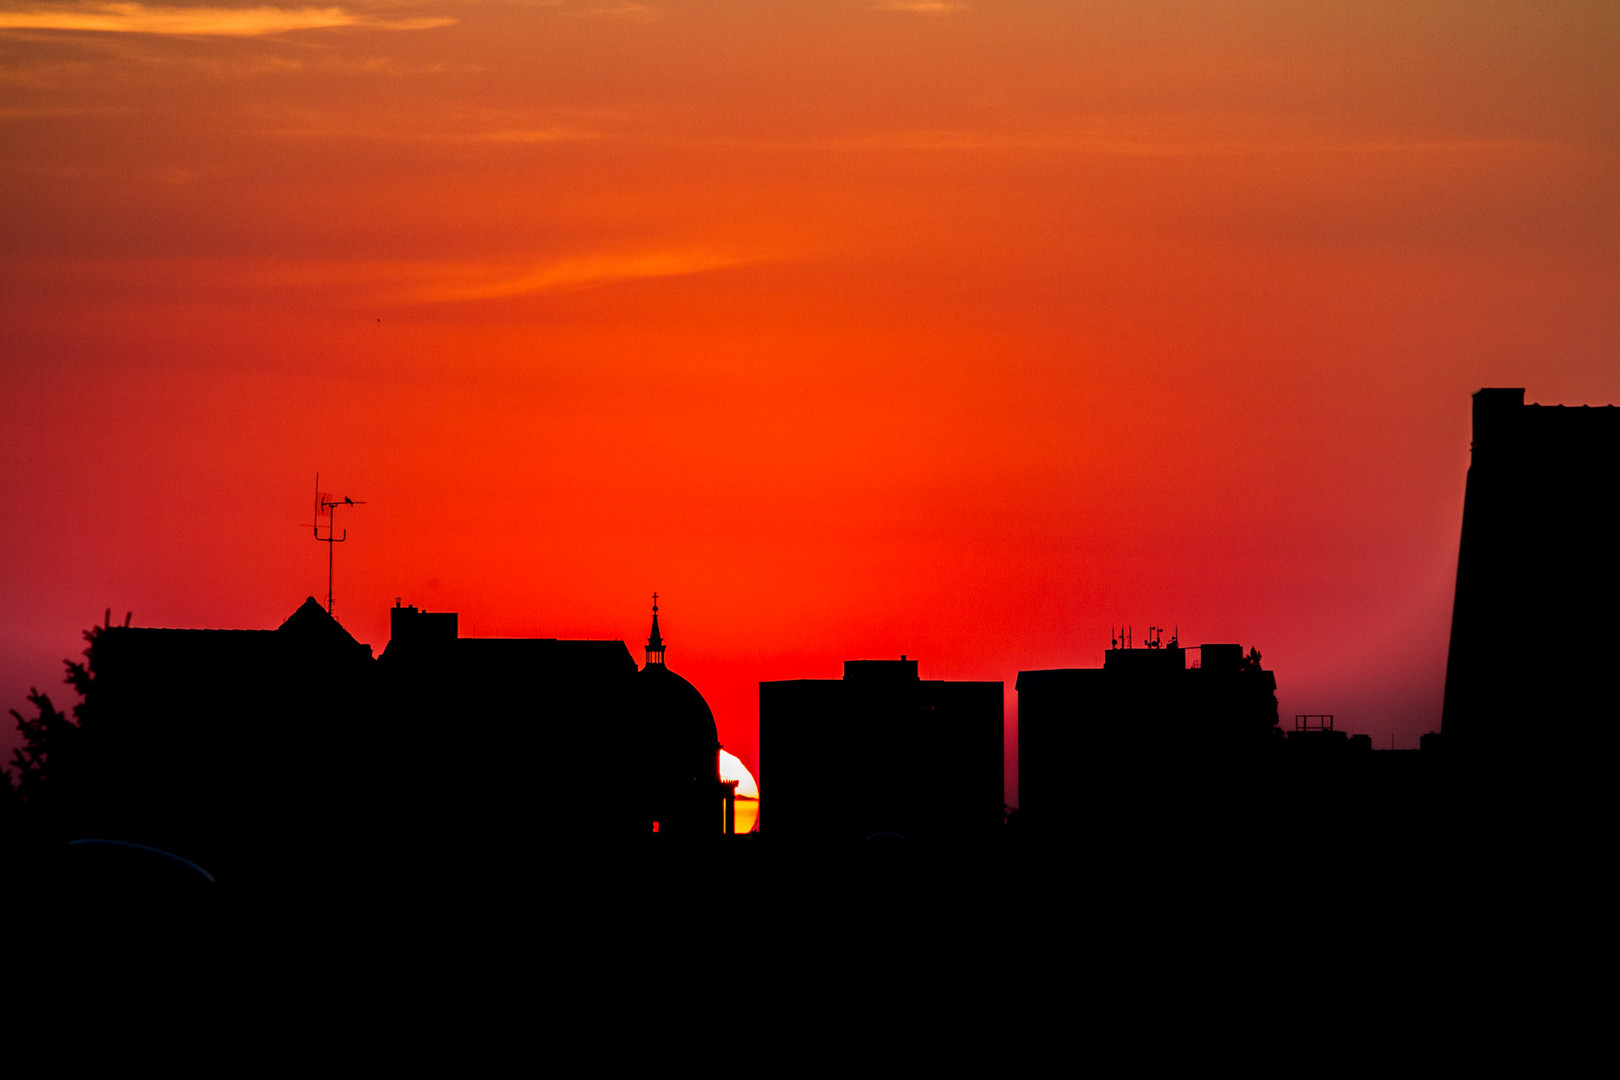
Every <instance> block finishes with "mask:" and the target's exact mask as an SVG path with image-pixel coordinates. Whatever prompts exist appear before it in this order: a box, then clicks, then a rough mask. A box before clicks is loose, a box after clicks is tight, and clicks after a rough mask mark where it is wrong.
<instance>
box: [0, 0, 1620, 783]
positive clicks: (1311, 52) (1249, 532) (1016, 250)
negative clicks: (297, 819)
mask: <svg viewBox="0 0 1620 1080" xmlns="http://www.w3.org/2000/svg"><path fill="white" fill-rule="evenodd" d="M46 7H47V8H50V10H48V11H47V10H45V9H44V8H39V6H38V5H32V6H31V5H29V4H26V3H22V2H21V0H16V2H13V0H0V191H3V193H4V198H3V199H0V205H3V206H4V208H5V209H4V211H0V241H3V242H0V405H3V406H4V408H5V412H6V421H7V431H8V438H7V440H6V443H5V449H4V450H0V505H3V506H4V507H5V512H4V514H3V515H0V567H3V569H4V574H3V575H0V702H5V703H6V705H5V707H7V708H10V707H17V708H24V707H25V704H24V703H25V701H26V695H27V693H28V689H29V687H30V686H38V687H39V688H40V689H41V690H45V691H48V692H49V691H52V690H55V689H56V687H55V685H54V683H55V680H56V678H57V672H58V671H59V670H60V660H61V658H62V655H63V653H64V652H69V653H71V652H72V651H73V649H74V643H75V642H77V641H78V639H79V634H80V633H81V632H82V631H83V629H84V628H85V627H86V626H88V625H91V624H93V623H99V622H101V621H102V613H103V611H104V610H105V609H106V608H107V607H109V606H111V607H112V608H113V609H114V621H115V622H117V621H119V620H120V619H121V617H122V616H123V614H124V613H125V612H133V613H134V620H135V622H136V623H138V624H144V625H147V626H199V627H273V626H276V625H278V624H279V623H280V621H281V620H283V619H284V618H285V617H286V615H287V612H288V609H289V607H291V606H292V605H293V604H294V603H295V602H296V601H298V600H301V599H302V598H303V597H305V596H315V597H317V598H318V599H321V598H324V597H325V594H326V577H327V559H328V557H329V556H331V557H334V558H335V562H336V566H335V573H334V589H335V593H336V595H335V604H334V610H335V612H336V614H337V616H338V618H339V619H340V621H341V622H342V624H343V625H344V626H345V627H346V628H347V629H349V630H350V631H351V632H352V633H353V635H354V637H355V638H356V639H357V640H359V641H360V642H364V643H375V644H376V645H377V646H379V647H380V646H381V645H382V643H383V642H385V641H386V640H387V639H388V636H389V626H388V621H389V616H388V615H387V612H388V611H389V610H390V609H391V608H392V605H393V603H394V599H395V597H396V596H404V597H406V598H407V600H406V602H407V603H413V604H416V605H419V606H422V607H426V608H429V609H432V610H434V611H446V610H448V611H458V612H460V613H461V616H462V619H463V620H464V622H465V624H466V629H467V630H468V632H469V633H475V634H478V635H483V636H490V637H505V638H524V637H534V636H541V635H555V636H558V637H560V638H563V639H571V640H584V639H615V638H621V639H625V640H631V641H639V640H640V634H641V631H642V629H643V627H642V626H641V622H642V619H643V610H642V609H643V602H642V596H643V593H644V592H646V591H647V590H649V589H650V588H652V587H657V588H659V589H660V590H661V591H662V592H664V593H666V594H667V595H671V596H678V597H680V598H681V601H680V602H681V605H682V606H681V625H682V634H681V638H680V640H681V642H682V651H681V653H680V659H681V662H680V665H679V671H680V673H681V674H682V675H683V677H685V678H687V679H688V680H689V681H690V682H692V684H693V685H695V686H699V687H701V688H702V689H703V693H704V697H705V699H706V700H707V702H708V704H709V706H710V707H711V709H712V711H713V713H714V716H715V721H716V725H717V727H718V729H719V740H720V741H721V742H722V743H724V744H725V745H726V747H727V748H728V749H735V750H737V751H738V753H739V756H740V757H741V758H742V759H743V760H744V761H745V762H746V763H748V764H749V765H750V766H751V767H755V766H758V764H759V751H758V746H757V744H756V739H757V735H756V734H755V733H756V731H757V725H758V712H757V710H758V684H759V683H760V682H761V681H779V680H794V679H837V678H838V677H839V675H840V673H841V665H842V663H843V662H844V661H845V660H848V659H861V658H893V657H896V656H899V655H902V654H904V655H907V656H911V657H916V658H921V664H922V668H921V670H920V672H919V676H920V678H921V679H923V680H938V679H943V680H947V681H967V682H1002V683H1003V684H1004V696H1003V715H1004V718H1005V719H1006V720H1007V721H1008V722H1009V723H1008V726H1007V728H1006V732H1007V735H1006V741H1005V742H1004V755H1005V759H1006V761H1007V762H1008V766H1007V768H1008V773H1007V775H1006V777H1005V786H1006V790H1007V792H1008V795H1009V801H1011V802H1014V803H1016V802H1017V801H1018V777H1017V775H1016V771H1015V770H1016V766H1015V765H1014V764H1013V762H1015V760H1016V755H1015V754H1014V753H1012V750H1013V748H1014V746H1013V739H1014V737H1015V735H1014V727H1015V724H1014V723H1012V721H1015V718H1016V699H1015V694H1014V691H1013V690H1012V689H1011V685H1012V683H1013V682H1014V681H1015V680H1016V678H1017V673H1018V672H1020V671H1027V670H1048V669H1062V668H1094V667H1098V666H1100V665H1102V664H1103V663H1104V662H1105V655H1104V654H1105V653H1106V651H1107V643H1108V641H1109V638H1110V636H1111V628H1112V627H1114V626H1116V625H1118V624H1119V623H1121V622H1130V623H1134V624H1135V626H1136V627H1137V628H1138V629H1139V630H1140V629H1141V628H1142V627H1144V626H1145V625H1147V624H1150V623H1151V624H1156V625H1157V624H1162V625H1165V626H1169V627H1176V626H1179V627H1180V628H1181V631H1182V633H1183V635H1184V638H1183V640H1187V641H1193V640H1198V641H1210V642H1243V643H1244V644H1245V647H1249V646H1251V645H1252V646H1255V647H1258V648H1259V649H1260V650H1261V652H1263V653H1264V654H1265V662H1266V665H1267V667H1268V668H1269V669H1270V670H1273V671H1275V672H1277V673H1278V678H1279V688H1278V694H1279V708H1280V710H1281V713H1282V715H1283V717H1284V720H1285V723H1286V722H1287V720H1288V718H1290V717H1292V716H1294V715H1296V714H1311V715H1316V714H1327V713H1332V714H1334V716H1335V717H1336V722H1337V723H1338V724H1339V725H1340V727H1341V728H1343V729H1346V730H1351V731H1356V732H1363V733H1367V734H1370V735H1372V736H1374V739H1375V742H1376V744H1377V745H1378V746H1379V747H1380V748H1387V747H1388V746H1389V745H1391V744H1392V743H1393V745H1395V746H1397V747H1408V746H1411V747H1415V746H1416V745H1417V740H1418V739H1419V738H1420V737H1421V736H1422V735H1423V734H1424V733H1425V732H1427V731H1429V730H1430V729H1431V728H1433V727H1434V726H1435V720H1434V717H1435V716H1436V715H1437V714H1438V713H1439V712H1440V711H1441V710H1442V708H1443V699H1444V691H1445V671H1446V661H1447V653H1448V648H1449V643H1450V636H1451V635H1450V612H1451V607H1452V603H1453V599H1454V596H1455V592H1456V580H1455V578H1456V573H1455V572H1456V565H1457V552H1458V548H1457V544H1458V536H1459V531H1460V528H1461V521H1462V510H1463V500H1464V480H1463V478H1464V476H1465V475H1466V472H1467V469H1468V467H1469V455H1468V441H1469V422H1470V418H1469V416H1468V413H1467V410H1466V409H1465V408H1463V407H1461V405H1460V403H1461V402H1463V401H1464V400H1465V398H1466V395H1468V394H1469V393H1472V392H1473V391H1475V390H1477V389H1478V388H1480V387H1517V386H1524V387H1526V388H1527V390H1528V394H1529V400H1532V401H1540V402H1544V403H1552V402H1557V403H1560V404H1562V405H1565V406H1567V407H1578V406H1580V405H1582V404H1586V405H1601V404H1605V403H1609V402H1613V401H1615V400H1620V387H1617V385H1616V381H1615V359H1614V358H1615V356H1616V355H1617V350H1620V327H1617V325H1616V322H1615V320H1614V318H1613V296H1614V287H1615V281H1616V279H1617V277H1620V204H1617V202H1616V200H1614V198H1613V197H1612V196H1613V192H1614V191H1615V190H1617V189H1620V153H1617V152H1616V144H1615V138H1614V132H1615V130H1617V128H1616V123H1615V116H1614V112H1615V106H1614V101H1615V99H1616V95H1615V94H1614V93H1613V83H1614V77H1613V63H1612V59H1611V58H1612V57H1613V56H1614V55H1616V54H1617V53H1620V24H1617V21H1616V19H1615V17H1614V15H1613V14H1612V12H1611V10H1610V8H1609V6H1607V5H1602V4H1580V3H1577V4H1567V5H1566V4H1555V5H1553V6H1552V7H1551V8H1548V7H1545V6H1537V7H1534V8H1527V7H1524V6H1523V5H1505V4H1495V3H1490V2H1486V3H1482V4H1476V5H1469V6H1468V8H1467V10H1464V9H1461V8H1458V7H1457V6H1455V5H1441V4H1428V3H1422V2H1419V3H1416V4H1397V3H1393V2H1385V0H1374V2H1372V3H1368V4H1360V5H1355V6H1354V8H1353V9H1352V8H1348V7H1341V6H1332V5H1330V6H1327V7H1319V6H1314V5H1313V6H1305V7H1298V8H1287V9H1284V8H1280V7H1279V6H1278V5H1276V4H1272V3H1262V2H1260V0H1233V2H1231V3H1223V4H1219V5H1214V6H1211V5H1208V4H1202V3H1194V2H1192V0H1185V2H1176V0H1172V2H1169V3H1164V4H1154V5H1148V6H1142V5H1137V6H1135V7H1109V6H1103V7H1099V6H1096V5H1063V4H1044V5H1041V4H1037V5H1019V4H1012V5H1008V4H991V5H986V4H977V3H972V2H969V3H964V4H935V5H884V4H879V3H875V2H874V3H865V2H861V3H852V4H845V5H828V4H825V3H814V2H811V0H787V2H784V3H779V4H772V5H768V6H764V7H762V6H760V5H748V4H743V3H738V2H735V0H691V2H683V3H681V4H669V5H665V4H659V3H648V4H642V5H602V4H596V3H590V2H587V0H561V2H559V3H556V4H487V3H481V2H479V0H470V2H466V3H463V2H459V0H458V2H457V3H455V4H448V3H437V2H436V0H423V2H422V3H420V4H415V5H413V6H412V8H411V10H410V11H409V12H405V11H404V10H403V9H402V8H401V9H399V10H395V9H394V8H393V7H391V6H390V4H389V3H387V2H385V0H365V3H363V4H348V3H338V4H337V5H336V6H335V7H333V8H331V9H325V8H323V9H321V12H317V13H315V14H313V15H312V14H311V11H312V10H313V9H304V8H298V7H294V6H286V5H281V6H278V5H276V4H271V5H270V6H268V7H266V6H265V5H264V4H257V3H255V4H246V3H240V2H238V0H223V2H222V3H219V4H211V5H209V6H207V7H204V8H194V9H187V11H188V12H190V14H189V16H188V19H189V21H176V20H177V16H176V15H175V14H174V13H173V12H171V11H170V9H167V8H162V7H153V6H151V5H146V6H125V7H120V8H118V10H116V11H113V10H111V9H108V10H107V11H104V12H100V13H99V14H96V13H90V14H92V15H94V16H95V17H94V18H89V19H88V20H87V16H86V12H84V11H80V10H79V8H77V7H75V8H73V10H71V11H69V10H67V9H66V8H62V9H61V10H57V9H58V8H61V5H57V6H55V7H52V6H51V5H46ZM901 8H904V10H901ZM176 10H178V9H176ZM165 13H167V14H165ZM339 24H341V25H339ZM317 472H318V473H319V476H320V483H321V486H322V487H323V488H324V489H326V490H327V491H328V492H329V493H330V494H332V495H333V497H334V498H335V499H341V498H343V497H345V496H347V497H350V498H352V499H354V500H356V501H363V502H364V503H365V505H364V506H363V507H360V508H359V509H358V510H356V511H354V512H349V510H348V507H347V505H345V506H344V507H343V508H342V509H339V510H338V512H337V513H338V518H339V521H338V523H337V524H338V527H339V531H340V532H341V530H342V529H347V530H348V534H347V535H348V538H347V540H345V541H344V542H343V543H341V544H338V545H335V547H336V550H335V551H333V550H331V549H325V550H323V545H322V544H319V543H312V542H311V540H310V530H309V525H310V519H309V518H308V517H307V513H308V500H309V496H310V480H311V478H312V476H313V475H314V474H316V473H317ZM322 531H323V535H324V526H323V527H322ZM1539 632H1540V633H1542V634H1545V635H1547V636H1548V637H1549V638H1551V637H1555V636H1556V635H1558V634H1559V633H1560V632H1561V631H1560V629H1559V628H1557V627H1542V628H1539ZM0 735H3V737H0V754H4V755H6V756H9V750H10V748H11V747H12V746H13V745H15V744H14V741H12V740H14V735H13V733H11V732H10V731H6V732H4V733H0ZM279 738H281V739H285V740H288V741H289V743H291V742H295V741H296V739H297V738H298V733H297V731H296V729H289V730H287V731H286V732H285V733H284V734H282V735H280V736H279ZM278 745H279V744H278ZM439 765H440V767H444V763H442V762H441V763H439Z"/></svg>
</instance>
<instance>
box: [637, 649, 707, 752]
mask: <svg viewBox="0 0 1620 1080" xmlns="http://www.w3.org/2000/svg"><path fill="white" fill-rule="evenodd" d="M637 681H638V682H639V684H640V686H641V704H642V707H643V708H644V709H645V710H646V714H647V719H648V722H649V723H650V724H651V725H652V726H653V729H654V731H655V732H657V733H658V736H659V737H658V741H659V742H666V741H667V742H668V743H670V744H671V745H677V746H680V747H683V748H687V747H689V748H690V749H691V751H692V752H693V753H695V754H702V753H710V754H712V753H713V752H714V751H716V750H718V749H719V748H720V734H719V729H718V728H717V727H716V726H715V723H714V712H713V711H712V710H711V709H710V708H709V703H708V702H707V701H704V700H703V695H702V694H700V693H698V688H697V687H695V686H693V685H692V684H691V683H689V682H687V681H686V680H685V679H683V678H681V677H680V676H679V675H677V674H675V673H674V672H673V671H671V670H669V668H667V667H665V666H664V665H663V664H648V665H647V666H646V667H644V668H642V669H641V673H640V674H639V675H638V676H637Z"/></svg>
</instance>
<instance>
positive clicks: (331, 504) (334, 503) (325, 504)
mask: <svg viewBox="0 0 1620 1080" xmlns="http://www.w3.org/2000/svg"><path fill="white" fill-rule="evenodd" d="M364 505H365V502H364V501H363V500H362V501H359V502H356V501H355V500H354V499H351V498H349V497H348V496H347V495H345V496H344V497H343V498H341V499H335V498H333V497H332V496H331V495H330V494H329V493H327V492H325V491H322V490H321V474H320V473H316V474H315V524H314V525H313V526H312V528H313V529H314V530H315V539H316V540H319V541H320V542H321V543H323V544H325V545H326V613H327V614H328V615H331V614H332V545H333V544H341V543H343V541H345V540H347V539H348V538H349V530H348V529H344V530H343V535H342V536H338V535H336V533H337V515H336V514H335V513H334V511H335V510H337V508H338V507H340V506H364ZM321 518H325V519H326V535H325V536H322V535H321Z"/></svg>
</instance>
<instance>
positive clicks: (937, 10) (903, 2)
mask: <svg viewBox="0 0 1620 1080" xmlns="http://www.w3.org/2000/svg"><path fill="white" fill-rule="evenodd" d="M875 6H876V7H877V9H878V10H879V11H906V12H910V13H911V14H913V15H949V14H950V13H951V12H953V11H961V10H963V9H964V8H966V7H967V5H966V4H955V3H951V2H950V0H881V2H880V3H878V4H877V5H875Z"/></svg>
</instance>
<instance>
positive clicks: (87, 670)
mask: <svg viewBox="0 0 1620 1080" xmlns="http://www.w3.org/2000/svg"><path fill="white" fill-rule="evenodd" d="M108 615H109V618H110V616H111V612H109V613H108ZM101 631H102V627H99V626H92V627H91V628H90V629H88V630H86V631H85V632H84V640H85V642H86V647H85V650H84V658H85V659H84V662H83V663H80V662H79V661H76V660H64V661H63V663H64V664H65V665H66V666H67V677H66V678H65V679H63V680H62V681H63V682H65V683H67V684H68V685H70V686H72V687H73V689H74V691H75V692H76V693H77V694H78V695H79V701H78V703H77V704H75V705H74V706H73V712H72V715H71V716H69V715H68V714H66V713H64V712H62V711H61V710H60V709H58V708H57V707H56V705H55V703H53V702H52V701H51V696H50V695H49V694H44V693H41V692H40V691H39V689H38V688H37V687H30V688H29V691H28V703H29V704H30V705H32V706H33V707H34V712H35V713H36V714H37V715H35V716H31V717H30V716H24V715H23V714H22V713H20V712H18V711H17V710H16V709H11V710H9V711H10V713H11V716H12V719H13V721H14V722H15V723H16V725H17V732H18V734H19V735H21V736H22V745H21V746H20V747H18V748H17V749H15V750H13V751H12V752H11V768H12V770H13V771H14V772H15V774H16V775H15V776H12V775H11V774H10V773H8V772H6V770H4V769H0V776H3V777H4V781H5V787H6V788H7V792H0V798H4V797H6V794H7V793H9V794H10V795H11V796H12V797H13V798H14V799H15V800H16V802H18V803H21V804H22V805H24V806H28V807H30V808H32V809H33V810H36V811H37V810H39V809H41V805H42V804H44V803H47V802H49V800H50V795H49V792H50V791H51V790H52V784H51V777H52V775H53V770H52V767H51V766H52V762H53V761H57V762H58V763H59V762H60V759H61V758H62V757H64V756H68V757H71V755H72V753H73V749H74V747H75V746H76V745H77V743H78V741H79V739H80V737H81V735H80V730H81V725H82V724H83V722H84V718H85V696H86V694H87V693H88V692H89V690H90V685H91V683H92V682H94V680H95V676H94V674H92V671H91V667H92V665H91V663H90V660H91V657H92V654H93V653H94V651H95V647H96V638H97V637H98V636H100V634H101ZM56 772H57V773H59V772H60V769H59V768H58V769H57V770H56Z"/></svg>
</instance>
